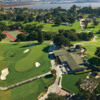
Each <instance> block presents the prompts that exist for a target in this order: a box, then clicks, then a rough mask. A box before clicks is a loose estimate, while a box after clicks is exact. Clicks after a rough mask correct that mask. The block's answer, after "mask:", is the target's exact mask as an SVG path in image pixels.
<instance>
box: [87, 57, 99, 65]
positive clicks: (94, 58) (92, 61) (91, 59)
mask: <svg viewBox="0 0 100 100" xmlns="http://www.w3.org/2000/svg"><path fill="white" fill-rule="evenodd" d="M89 62H90V63H91V64H93V65H96V66H100V58H97V57H92V58H90V59H89Z"/></svg>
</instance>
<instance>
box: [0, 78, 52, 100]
mask: <svg viewBox="0 0 100 100" xmlns="http://www.w3.org/2000/svg"><path fill="white" fill-rule="evenodd" d="M52 79H53V78H52V77H51V78H42V79H38V80H35V81H33V82H30V83H27V84H25V85H22V86H19V87H16V88H14V89H11V90H8V91H0V100H37V97H38V96H39V95H40V93H41V92H44V91H45V87H48V86H49V85H50V83H51V82H52Z"/></svg>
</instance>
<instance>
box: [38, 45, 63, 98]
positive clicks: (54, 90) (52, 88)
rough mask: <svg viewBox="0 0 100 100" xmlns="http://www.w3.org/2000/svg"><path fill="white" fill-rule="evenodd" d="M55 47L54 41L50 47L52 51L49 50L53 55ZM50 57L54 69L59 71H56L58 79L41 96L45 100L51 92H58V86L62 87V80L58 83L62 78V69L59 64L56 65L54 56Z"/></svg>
mask: <svg viewBox="0 0 100 100" xmlns="http://www.w3.org/2000/svg"><path fill="white" fill-rule="evenodd" d="M54 49H55V45H54V44H53V43H51V48H50V51H51V52H49V54H50V55H53V54H54V52H53V50H54ZM50 58H51V64H52V69H55V70H56V72H57V73H56V80H55V82H54V84H53V85H51V86H50V87H49V88H48V91H47V93H46V94H45V95H44V96H43V97H41V98H40V99H39V100H45V99H46V98H47V97H48V94H50V93H56V92H57V88H58V87H60V88H61V87H62V86H61V82H60V84H59V85H58V83H59V78H60V77H61V78H62V72H61V69H60V68H59V66H56V64H55V61H54V57H52V56H50ZM61 80H62V79H61Z"/></svg>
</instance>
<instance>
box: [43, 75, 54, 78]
mask: <svg viewBox="0 0 100 100" xmlns="http://www.w3.org/2000/svg"><path fill="white" fill-rule="evenodd" d="M52 77H53V75H52V74H50V75H46V76H45V77H44V78H52Z"/></svg>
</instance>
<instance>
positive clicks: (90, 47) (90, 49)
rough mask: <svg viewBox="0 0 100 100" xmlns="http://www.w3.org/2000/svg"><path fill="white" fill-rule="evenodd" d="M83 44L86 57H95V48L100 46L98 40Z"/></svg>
mask: <svg viewBox="0 0 100 100" xmlns="http://www.w3.org/2000/svg"><path fill="white" fill-rule="evenodd" d="M83 46H84V47H85V48H86V54H87V57H88V58H92V57H95V51H96V48H97V47H100V41H95V42H89V43H85V44H83Z"/></svg>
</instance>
